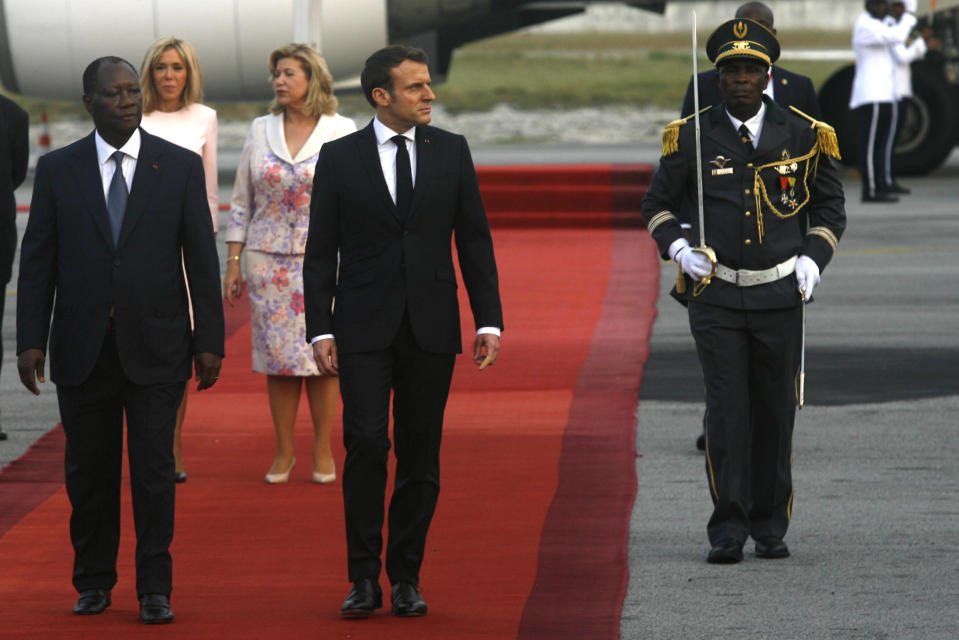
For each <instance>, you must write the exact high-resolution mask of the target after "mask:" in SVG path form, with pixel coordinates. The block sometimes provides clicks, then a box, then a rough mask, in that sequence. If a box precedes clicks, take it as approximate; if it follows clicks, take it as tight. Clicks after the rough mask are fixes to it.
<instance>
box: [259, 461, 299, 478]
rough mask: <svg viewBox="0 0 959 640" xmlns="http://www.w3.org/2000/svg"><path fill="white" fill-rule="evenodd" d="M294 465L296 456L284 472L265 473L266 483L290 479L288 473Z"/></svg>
mask: <svg viewBox="0 0 959 640" xmlns="http://www.w3.org/2000/svg"><path fill="white" fill-rule="evenodd" d="M295 466H296V458H293V462H292V463H291V464H290V468H289V469H287V470H286V473H268V474H266V483H267V484H283V483H285V482H289V481H290V473H291V472H292V471H293V467H295Z"/></svg>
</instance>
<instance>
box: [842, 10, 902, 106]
mask: <svg viewBox="0 0 959 640" xmlns="http://www.w3.org/2000/svg"><path fill="white" fill-rule="evenodd" d="M914 26H916V17H915V16H914V15H912V14H909V13H906V14H903V16H902V19H901V20H900V21H899V22H898V23H897V24H896V25H895V26H890V25H887V24H885V23H884V22H883V21H882V20H878V19H876V18H873V17H872V16H871V15H870V14H869V12H868V11H863V12H862V14H861V15H860V16H859V19H858V20H856V26H855V27H854V28H853V32H852V48H853V51H854V52H855V54H856V75H855V77H853V81H852V94H851V95H850V97H849V108H850V109H856V108H858V107H861V106H862V105H864V104H869V103H872V102H896V100H897V98H896V96H897V93H898V91H897V89H896V75H895V69H894V67H895V62H894V60H893V57H892V51H891V49H892V47H894V46H896V45H900V44H902V43H904V42H905V41H906V37H907V36H908V35H909V32H910V31H912V28H913V27H914Z"/></svg>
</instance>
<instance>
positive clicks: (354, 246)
mask: <svg viewBox="0 0 959 640" xmlns="http://www.w3.org/2000/svg"><path fill="white" fill-rule="evenodd" d="M416 157H417V160H416V185H415V189H414V192H413V202H412V205H411V208H410V213H409V216H408V217H407V219H406V221H405V222H404V221H403V220H401V219H400V216H399V213H398V212H397V209H396V206H395V205H394V204H393V201H392V199H391V198H390V194H389V191H388V189H387V186H386V180H385V179H384V177H383V170H382V168H381V166H380V159H379V155H378V153H377V149H376V136H375V134H374V132H373V124H372V122H371V123H370V124H369V125H368V126H367V127H366V128H364V129H361V130H360V131H357V132H355V133H353V134H350V135H348V136H345V137H343V138H340V139H338V140H334V141H332V142H327V143H326V144H324V145H323V148H322V150H321V151H320V157H319V159H318V161H317V164H316V173H315V176H314V182H313V195H312V202H311V204H310V231H309V239H308V240H307V244H306V256H305V262H304V267H303V280H304V288H305V297H306V332H307V335H306V338H307V339H308V340H309V339H310V338H312V337H315V336H318V335H322V334H327V333H332V334H334V336H335V338H336V346H337V350H338V351H339V352H340V353H351V352H354V353H355V352H366V351H376V350H380V349H385V348H387V347H388V346H389V345H390V344H391V343H392V341H393V339H394V338H395V336H396V334H397V329H398V327H399V325H400V321H401V320H402V318H403V312H404V310H408V312H409V321H410V325H411V327H412V330H413V334H414V336H415V337H416V340H417V343H418V344H419V346H420V347H421V348H422V349H424V350H426V351H430V352H434V353H459V352H460V351H461V350H462V338H461V336H460V321H459V304H458V300H457V296H456V288H457V284H456V274H455V272H454V270H453V258H452V248H451V242H450V237H451V235H453V234H455V239H456V249H457V253H458V257H459V263H460V270H461V272H462V274H463V281H464V282H465V284H466V289H467V292H468V294H469V298H470V306H471V307H472V310H473V319H474V321H475V323H476V326H477V327H483V326H493V327H500V328H502V327H503V314H502V309H501V306H500V298H499V285H498V277H497V272H496V262H495V260H494V258H493V244H492V241H491V238H490V231H489V224H488V222H487V220H486V211H485V209H484V208H483V202H482V200H481V198H480V193H479V187H478V184H477V181H476V172H475V170H474V167H473V160H472V158H471V156H470V152H469V147H468V146H467V144H466V140H465V138H463V136H460V135H455V134H452V133H449V132H446V131H443V130H442V129H437V128H435V127H430V126H419V127H417V128H416ZM338 253H339V262H338V261H337V254H338ZM338 265H339V275H338V276H337V266H338ZM334 298H335V300H336V308H335V312H334V310H333V308H332V305H333V300H334Z"/></svg>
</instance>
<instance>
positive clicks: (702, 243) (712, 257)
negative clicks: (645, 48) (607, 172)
mask: <svg viewBox="0 0 959 640" xmlns="http://www.w3.org/2000/svg"><path fill="white" fill-rule="evenodd" d="M692 13H693V114H694V116H693V119H694V121H695V124H696V204H697V206H698V207H699V244H698V245H696V246H695V247H693V251H698V252H699V253H702V254H703V255H705V256H706V257H707V258H708V259H709V264H710V265H711V266H712V271H711V272H710V273H709V275H708V276H706V277H705V278H703V279H702V280H700V281H699V283H698V284H696V285H695V286H694V287H693V295H699V293H700V292H701V291H702V290H703V289H705V288H706V285H708V284H709V281H710V280H712V278H713V274H715V273H716V252H715V251H713V250H712V249H711V248H710V247H708V246H706V220H705V215H704V213H703V145H702V142H701V141H700V139H699V60H698V58H697V53H698V48H699V46H698V44H697V43H696V11H693V12H692Z"/></svg>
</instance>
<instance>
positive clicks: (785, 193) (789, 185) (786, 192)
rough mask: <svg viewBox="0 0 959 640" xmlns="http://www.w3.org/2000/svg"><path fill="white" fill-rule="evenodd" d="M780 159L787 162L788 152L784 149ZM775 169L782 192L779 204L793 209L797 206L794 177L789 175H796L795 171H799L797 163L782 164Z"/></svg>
mask: <svg viewBox="0 0 959 640" xmlns="http://www.w3.org/2000/svg"><path fill="white" fill-rule="evenodd" d="M782 159H783V160H789V152H788V151H786V150H785V149H783V153H782ZM775 169H776V171H777V172H778V173H779V189H780V191H782V195H781V196H780V197H779V202H781V203H782V204H783V206H787V207H789V208H791V209H795V208H796V204H797V203H796V176H794V175H790V174H793V173H796V171H798V170H799V163H796V162H783V163H782V164H780V165H776V167H775Z"/></svg>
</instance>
